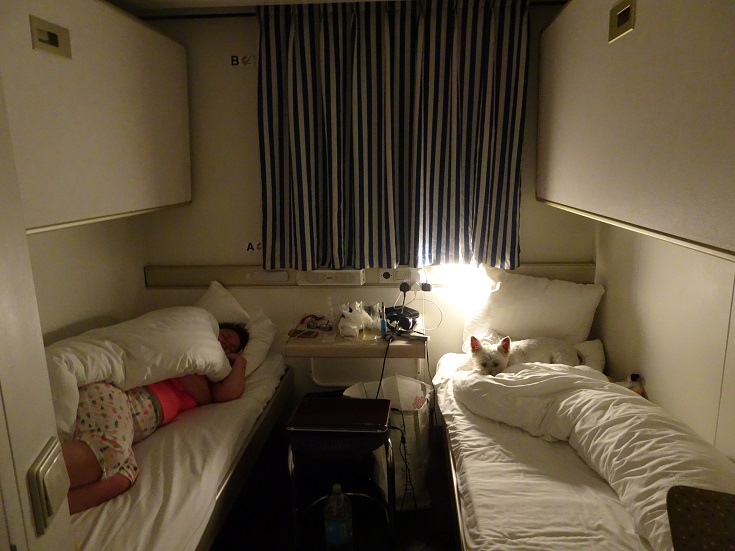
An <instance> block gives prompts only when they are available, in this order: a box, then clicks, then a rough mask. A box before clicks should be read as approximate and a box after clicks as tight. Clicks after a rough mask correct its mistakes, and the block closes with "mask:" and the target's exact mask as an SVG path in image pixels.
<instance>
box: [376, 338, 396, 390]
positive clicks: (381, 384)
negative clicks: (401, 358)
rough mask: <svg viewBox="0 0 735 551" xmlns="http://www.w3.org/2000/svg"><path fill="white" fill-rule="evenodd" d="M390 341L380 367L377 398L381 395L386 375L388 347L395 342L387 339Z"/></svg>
mask: <svg viewBox="0 0 735 551" xmlns="http://www.w3.org/2000/svg"><path fill="white" fill-rule="evenodd" d="M386 340H387V341H388V344H386V345H385V354H383V367H382V368H381V369H380V379H379V380H378V390H377V391H376V392H375V399H376V400H377V399H378V396H380V387H381V386H383V375H385V363H386V361H387V359H388V349H389V348H390V343H391V342H393V341H392V340H389V339H386Z"/></svg>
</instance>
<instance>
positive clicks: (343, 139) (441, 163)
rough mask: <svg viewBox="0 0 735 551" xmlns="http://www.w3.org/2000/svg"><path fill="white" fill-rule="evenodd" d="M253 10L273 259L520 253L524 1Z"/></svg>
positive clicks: (379, 261) (436, 259)
mask: <svg viewBox="0 0 735 551" xmlns="http://www.w3.org/2000/svg"><path fill="white" fill-rule="evenodd" d="M258 15H259V19H260V25H261V36H260V53H259V69H258V71H259V94H258V99H259V108H260V109H259V122H260V125H259V126H260V151H261V171H262V180H263V210H264V215H263V241H264V267H266V268H271V269H278V268H296V269H300V270H310V269H314V268H320V267H329V268H337V269H338V268H343V267H355V268H370V267H391V266H396V265H398V264H405V265H409V266H414V267H421V266H426V265H431V264H446V263H454V262H465V263H466V262H478V263H479V262H483V263H486V264H490V265H493V266H498V267H503V268H509V269H511V268H514V267H515V266H516V265H517V264H518V257H519V246H518V213H519V207H520V158H521V148H522V144H523V124H524V112H525V95H526V92H525V90H526V72H527V70H526V67H527V41H528V0H524V1H511V0H494V1H493V0H453V1H450V0H434V1H432V0H426V1H415V2H411V1H409V2H395V3H394V2H375V3H358V4H355V3H349V4H325V5H315V4H310V5H300V6H270V7H262V8H259V10H258Z"/></svg>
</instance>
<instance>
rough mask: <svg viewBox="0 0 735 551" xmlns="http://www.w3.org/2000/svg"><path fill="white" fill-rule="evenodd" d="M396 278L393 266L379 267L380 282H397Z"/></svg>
mask: <svg viewBox="0 0 735 551" xmlns="http://www.w3.org/2000/svg"><path fill="white" fill-rule="evenodd" d="M395 282H396V278H395V274H394V272H393V270H392V269H391V268H378V283H391V284H392V283H395Z"/></svg>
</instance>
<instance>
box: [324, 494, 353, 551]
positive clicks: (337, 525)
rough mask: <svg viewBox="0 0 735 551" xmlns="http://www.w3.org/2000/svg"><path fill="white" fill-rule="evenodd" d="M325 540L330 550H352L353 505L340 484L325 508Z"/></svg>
mask: <svg viewBox="0 0 735 551" xmlns="http://www.w3.org/2000/svg"><path fill="white" fill-rule="evenodd" d="M324 540H325V542H326V544H327V549H330V550H337V549H339V550H340V551H341V550H343V549H344V550H347V549H352V505H351V504H350V500H349V499H348V498H347V495H346V494H345V493H344V492H343V491H342V485H341V484H338V483H335V484H333V485H332V493H331V495H330V496H329V498H328V499H327V505H326V506H325V507H324Z"/></svg>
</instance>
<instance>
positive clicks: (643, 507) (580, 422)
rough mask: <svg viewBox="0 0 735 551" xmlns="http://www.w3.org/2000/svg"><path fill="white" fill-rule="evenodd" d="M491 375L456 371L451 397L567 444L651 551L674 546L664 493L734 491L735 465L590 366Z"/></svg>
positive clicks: (529, 367)
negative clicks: (676, 490)
mask: <svg viewBox="0 0 735 551" xmlns="http://www.w3.org/2000/svg"><path fill="white" fill-rule="evenodd" d="M510 371H511V372H504V373H501V374H500V375H498V376H497V377H488V376H485V375H481V374H479V373H477V372H475V371H457V372H456V373H455V374H454V376H453V386H454V396H455V398H456V399H457V400H458V401H459V402H461V403H462V404H463V405H464V406H465V407H466V408H467V409H469V410H470V411H472V412H473V413H474V414H476V415H479V416H482V417H486V418H488V419H493V420H496V421H501V422H503V423H506V424H508V425H512V426H516V427H519V428H521V429H523V430H525V431H527V432H528V433H530V434H532V435H534V436H537V437H539V438H543V439H545V440H549V441H553V440H564V441H567V442H569V444H570V445H571V447H572V448H573V449H574V450H575V451H576V452H577V454H578V455H579V456H580V457H581V458H582V459H583V460H584V461H585V462H586V463H587V464H588V465H589V466H590V467H591V468H592V469H593V470H595V471H596V472H597V473H598V474H599V475H600V476H602V477H603V478H604V479H605V480H607V482H608V484H610V486H611V487H612V488H613V489H614V490H615V492H616V493H617V494H618V496H619V498H620V500H621V501H622V502H623V504H624V505H625V506H626V508H627V509H628V510H629V511H630V514H631V515H632V516H633V518H634V521H635V523H636V529H637V531H638V533H639V534H641V535H642V536H643V537H645V538H646V539H647V540H648V541H649V542H650V543H651V545H652V547H653V548H654V549H657V550H665V549H673V545H672V542H671V533H670V530H669V524H668V516H667V512H666V493H667V491H668V489H669V488H671V487H672V486H674V485H678V484H681V485H687V486H694V487H698V488H705V489H712V490H717V491H721V492H729V493H735V465H734V464H733V463H732V462H731V461H730V460H729V459H728V458H727V457H726V456H725V455H724V454H722V453H721V452H719V451H717V450H716V449H715V448H714V447H713V446H711V445H710V444H708V443H707V442H705V441H704V440H702V439H701V438H700V437H698V436H697V435H695V434H694V433H693V432H692V431H691V430H690V429H689V428H688V427H687V426H686V425H684V424H683V423H681V422H680V421H678V420H676V419H674V418H673V417H671V416H670V415H668V414H667V413H666V412H665V411H663V410H662V409H661V408H660V407H658V406H656V405H654V404H652V403H651V402H649V401H647V400H645V399H643V398H641V397H640V396H638V395H637V394H635V393H633V392H631V391H629V390H628V389H626V388H624V387H622V386H620V385H616V384H613V383H610V382H608V381H607V379H606V378H605V377H604V376H603V375H602V374H600V373H598V372H595V371H594V370H592V369H590V368H586V367H585V366H578V367H576V368H572V367H567V366H559V365H547V364H521V365H518V366H513V368H511V370H510Z"/></svg>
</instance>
